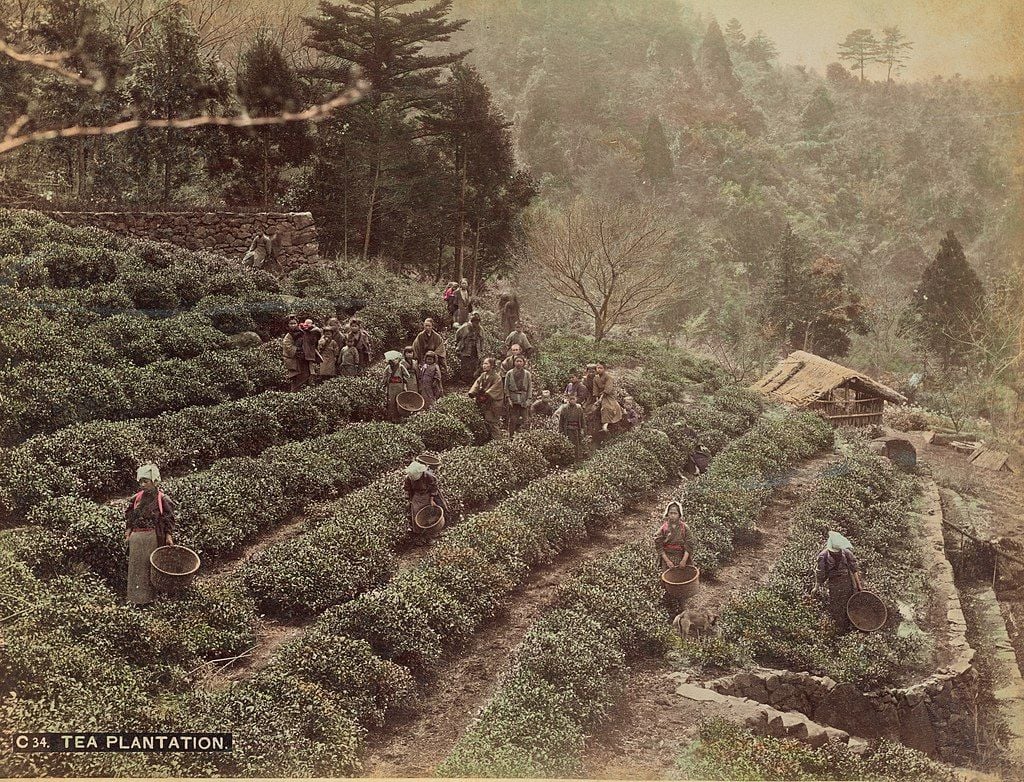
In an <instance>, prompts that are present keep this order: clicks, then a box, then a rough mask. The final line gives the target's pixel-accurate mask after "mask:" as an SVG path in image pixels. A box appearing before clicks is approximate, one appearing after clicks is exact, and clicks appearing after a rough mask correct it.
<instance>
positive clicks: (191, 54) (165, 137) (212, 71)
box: [122, 2, 229, 201]
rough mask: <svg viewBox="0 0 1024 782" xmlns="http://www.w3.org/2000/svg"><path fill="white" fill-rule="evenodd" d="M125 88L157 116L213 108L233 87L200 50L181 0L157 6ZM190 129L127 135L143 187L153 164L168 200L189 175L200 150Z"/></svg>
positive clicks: (140, 109)
mask: <svg viewBox="0 0 1024 782" xmlns="http://www.w3.org/2000/svg"><path fill="white" fill-rule="evenodd" d="M122 89H123V92H124V95H125V98H126V99H127V100H128V101H130V102H131V104H132V106H133V109H134V110H135V112H136V113H138V114H139V115H140V116H144V117H154V118H159V119H177V118H181V117H189V116H194V115H196V114H201V113H203V112H210V111H213V110H215V109H216V108H217V107H219V106H221V105H223V104H224V103H225V102H226V101H227V97H228V93H229V89H228V81H227V76H226V75H225V73H224V71H223V69H222V68H221V67H220V64H219V63H218V62H216V61H215V60H213V59H212V58H210V57H208V56H207V55H205V54H204V52H203V51H202V48H201V45H200V40H199V33H198V32H197V31H196V28H195V26H194V25H193V24H192V21H191V19H190V18H189V15H188V11H187V10H186V9H185V7H184V6H183V5H182V4H181V3H180V2H168V3H165V4H164V5H163V6H162V7H161V8H160V9H159V11H158V13H157V16H156V17H155V19H154V21H153V24H152V25H151V27H150V28H149V29H148V30H147V32H146V34H145V36H144V38H143V40H142V43H141V49H140V54H139V58H138V60H137V61H136V62H135V63H134V66H133V68H132V70H131V73H129V74H128V76H126V77H125V79H124V82H123V83H122ZM186 133H187V131H184V130H177V129H174V128H166V129H163V130H147V131H144V132H141V133H138V134H133V135H132V137H130V139H128V140H127V141H126V145H127V147H128V149H129V155H130V156H131V158H132V162H133V165H134V168H135V172H136V177H137V181H138V182H139V183H141V186H142V187H145V182H146V181H147V177H148V173H149V171H150V170H151V169H156V170H158V171H159V172H160V174H159V176H160V187H159V192H160V194H161V195H162V198H163V200H164V201H167V200H170V198H171V194H172V192H173V190H174V188H175V187H177V186H178V185H179V184H182V183H183V182H184V180H185V179H187V178H188V176H189V174H190V165H191V164H193V163H194V161H195V158H196V157H198V155H199V153H200V152H201V149H200V148H199V146H198V145H197V144H196V136H195V135H192V136H190V137H188V136H186ZM186 139H188V140H186Z"/></svg>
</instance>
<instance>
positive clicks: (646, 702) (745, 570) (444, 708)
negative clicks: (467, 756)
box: [362, 455, 838, 777]
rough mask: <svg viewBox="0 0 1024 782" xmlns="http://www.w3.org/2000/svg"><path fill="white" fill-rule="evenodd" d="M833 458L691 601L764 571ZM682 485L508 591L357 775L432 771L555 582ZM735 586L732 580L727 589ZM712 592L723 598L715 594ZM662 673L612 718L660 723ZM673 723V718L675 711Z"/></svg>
mask: <svg viewBox="0 0 1024 782" xmlns="http://www.w3.org/2000/svg"><path fill="white" fill-rule="evenodd" d="M836 458H838V457H835V456H832V455H823V456H820V457H815V458H813V459H811V460H809V461H807V462H805V463H804V464H803V465H802V466H801V467H800V468H798V469H797V470H795V471H793V472H792V473H791V474H790V475H789V476H788V477H787V479H786V481H785V483H784V484H783V485H782V487H781V488H780V491H779V492H777V493H776V499H775V500H773V502H772V504H771V505H770V506H769V508H768V509H767V511H766V513H765V514H764V516H763V518H762V520H761V524H760V525H759V531H760V534H759V535H757V540H756V542H755V543H752V544H748V545H746V546H741V547H737V553H736V555H735V556H734V560H743V561H742V562H740V563H739V564H736V565H729V566H727V567H724V568H722V570H721V571H720V576H719V579H717V580H716V581H715V582H712V583H711V584H709V585H708V586H709V587H710V588H705V589H704V590H702V593H701V594H700V595H699V596H698V597H697V598H695V599H694V603H693V604H694V605H700V606H701V607H712V608H713V607H714V606H715V605H717V604H720V603H724V602H725V600H727V599H728V597H729V596H730V595H731V591H730V585H732V584H746V583H749V582H750V581H751V580H754V579H757V578H760V577H761V576H762V575H763V574H764V573H765V572H767V566H768V565H769V564H770V563H771V562H772V561H774V559H775V557H776V556H777V555H778V553H779V551H781V549H782V546H783V545H784V544H785V542H786V536H785V532H786V530H787V529H788V519H787V516H786V514H787V511H788V510H789V508H790V507H791V506H792V505H793V504H794V502H795V501H796V499H797V498H798V497H799V496H800V495H801V493H802V492H803V491H804V490H805V489H806V486H807V485H808V484H810V483H811V482H812V481H813V479H814V477H815V475H816V474H817V473H818V472H819V471H820V470H821V468H822V466H823V465H824V464H826V463H827V462H828V461H830V460H832V459H836ZM679 488H680V486H679V485H678V484H676V485H670V486H667V487H665V488H663V489H662V490H660V491H658V492H657V493H656V494H655V495H654V496H653V497H650V498H649V499H648V500H646V501H645V502H643V503H642V505H641V506H640V507H639V508H638V509H635V510H632V511H630V512H628V513H626V514H625V515H624V516H623V517H622V519H621V520H620V521H619V523H616V524H614V525H611V526H609V527H608V528H606V529H604V530H602V531H601V532H599V533H597V534H595V535H594V536H593V537H592V538H590V539H589V540H588V541H587V542H586V543H585V544H584V545H583V546H582V547H581V548H579V549H577V550H575V551H572V552H567V553H565V554H563V555H562V556H561V557H559V558H558V559H557V560H555V561H554V562H552V563H550V564H549V565H546V566H544V567H541V568H539V569H537V570H535V571H534V572H533V573H532V574H531V576H530V578H529V579H528V581H527V582H526V583H525V584H523V585H522V586H521V587H519V588H518V589H517V590H516V591H515V592H513V594H512V595H511V596H510V598H509V600H508V602H507V604H506V607H505V609H504V610H503V612H502V613H501V614H500V615H499V616H497V617H495V618H494V619H492V620H491V621H490V622H488V623H487V624H486V625H484V627H483V628H481V629H480V630H479V631H478V632H477V633H476V634H475V635H474V636H473V638H472V640H470V642H469V643H468V644H467V645H466V646H465V647H464V648H463V649H461V650H458V651H457V652H453V653H449V654H448V655H447V656H446V658H445V659H444V660H443V662H442V665H441V668H440V673H439V674H438V675H437V676H436V677H435V678H433V679H431V680H429V681H427V682H426V683H425V684H424V685H423V688H422V693H423V694H422V695H421V696H420V699H419V701H418V702H417V703H416V704H415V705H414V706H412V707H411V708H407V709H406V710H405V711H402V712H396V713H395V714H394V718H393V719H392V720H390V721H389V723H388V725H387V726H386V727H385V728H384V729H382V730H380V731H376V732H373V733H371V734H370V736H369V737H368V738H367V742H366V751H365V754H364V764H365V765H364V768H363V771H362V774H363V775H365V776H373V777H410V776H429V775H431V774H433V773H434V770H435V769H436V767H437V766H438V765H439V764H440V763H441V762H442V761H443V760H444V759H445V758H446V757H447V756H448V753H449V752H450V751H451V749H452V748H453V747H454V746H455V743H456V742H457V741H458V739H459V738H460V737H461V736H462V734H463V733H464V732H465V730H466V728H467V726H468V725H469V724H470V722H471V721H472V720H473V718H475V717H476V716H477V715H478V714H479V713H480V711H482V709H483V708H484V706H485V705H486V704H487V703H488V702H489V700H490V698H491V697H492V695H493V694H494V692H495V690H496V689H497V687H498V684H499V682H500V678H501V676H502V674H503V673H505V671H507V670H508V666H509V661H510V659H511V656H512V654H513V652H514V650H515V649H516V648H517V647H518V646H519V644H520V642H521V641H522V639H523V635H524V634H525V633H526V631H527V630H528V629H529V627H530V626H531V625H532V624H533V623H534V622H535V621H536V620H537V619H538V618H539V617H540V616H541V614H542V613H543V612H544V611H545V610H546V609H547V608H548V607H549V606H550V605H551V603H552V601H553V599H554V596H555V592H556V590H557V587H558V584H559V582H560V581H561V580H562V579H563V578H564V577H565V576H566V575H567V574H568V573H569V572H571V571H572V570H574V569H576V568H577V567H579V565H580V564H581V563H583V562H585V561H587V560H590V559H593V558H595V557H597V556H600V555H602V554H604V553H606V552H607V551H609V550H611V549H612V548H615V547H616V546H619V545H621V544H623V543H627V542H630V541H633V540H636V539H638V538H647V537H651V536H653V534H654V530H655V528H656V527H657V525H658V523H659V522H660V521H661V518H662V514H663V513H664V508H665V505H666V504H667V503H668V502H669V501H670V500H671V499H672V498H673V497H674V496H676V494H677V493H678V491H679ZM738 589H739V587H732V590H738ZM711 595H720V597H719V598H717V599H713V598H712V597H711ZM698 601H699V602H698ZM667 672H668V671H667V670H666V671H665V672H664V673H667ZM664 673H663V672H661V671H660V670H658V668H657V666H654V665H653V664H647V666H646V667H643V668H641V669H640V670H638V671H637V672H636V673H635V674H633V675H632V676H631V680H630V682H629V683H628V685H627V689H626V691H627V692H629V693H630V695H629V698H628V700H629V703H628V704H627V703H622V704H620V705H619V706H618V707H616V712H615V713H616V716H615V717H613V720H617V721H620V722H621V720H622V716H623V713H624V711H628V712H629V713H633V712H634V711H635V710H636V708H637V706H638V705H639V706H641V707H642V711H641V712H640V713H642V714H643V715H644V717H643V719H642V720H641V722H640V723H639V728H640V729H641V730H643V731H645V732H648V731H649V730H650V729H651V727H652V725H653V724H655V723H654V722H651V720H654V719H655V717H656V718H657V720H656V721H661V722H665V715H664V714H660V713H659V709H660V710H662V711H663V710H664V709H665V706H666V704H665V703H664V699H665V697H666V695H667V694H670V692H671V691H670V690H667V689H666V686H665V684H664ZM648 706H649V707H650V708H648ZM666 724H669V723H666ZM671 724H676V720H675V719H674V718H673V720H672V721H671ZM677 727H678V726H677ZM674 732H675V729H673V730H669V734H670V735H671V734H673V733H674ZM645 752H649V750H645ZM589 775H590V774H588V776H589Z"/></svg>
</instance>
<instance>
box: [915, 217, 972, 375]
mask: <svg viewBox="0 0 1024 782" xmlns="http://www.w3.org/2000/svg"><path fill="white" fill-rule="evenodd" d="M984 306H985V289H984V287H983V286H982V284H981V280H980V279H979V278H978V275H977V274H976V273H975V271H974V269H972V268H971V265H970V264H969V263H968V262H967V257H966V256H965V255H964V249H963V247H962V246H961V245H960V240H959V239H957V238H956V234H954V233H953V232H952V231H949V232H948V233H947V234H946V237H945V238H944V239H942V240H941V241H940V242H939V252H938V253H937V254H936V256H935V260H933V261H932V262H931V263H930V264H928V266H927V267H926V268H925V270H924V274H923V275H922V276H921V282H920V284H919V285H918V286H917V288H916V289H915V290H914V295H913V298H912V299H911V304H910V309H909V313H908V314H909V325H910V327H911V328H912V330H913V332H914V334H915V335H916V337H917V339H918V342H919V343H920V344H921V346H922V347H924V348H925V349H927V350H930V351H933V352H934V353H935V354H936V355H938V356H939V358H940V359H941V361H942V367H943V369H948V368H949V367H950V366H952V365H963V364H965V363H966V362H967V359H968V355H967V353H968V349H967V346H969V345H970V344H971V337H972V334H973V333H974V332H975V331H976V327H977V324H978V322H979V320H980V319H981V317H982V316H983V314H984Z"/></svg>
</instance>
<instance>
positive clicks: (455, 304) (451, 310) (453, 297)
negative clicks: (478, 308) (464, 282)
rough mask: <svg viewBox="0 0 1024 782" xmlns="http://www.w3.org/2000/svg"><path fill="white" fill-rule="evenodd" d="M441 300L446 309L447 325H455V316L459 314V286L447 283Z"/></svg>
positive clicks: (454, 283)
mask: <svg viewBox="0 0 1024 782" xmlns="http://www.w3.org/2000/svg"><path fill="white" fill-rule="evenodd" d="M441 298H443V299H444V304H445V307H446V308H447V309H448V325H449V326H451V325H452V324H454V323H456V320H455V316H456V315H458V313H459V284H458V283H457V282H450V283H448V285H447V287H446V288H445V289H444V293H443V294H442V295H441Z"/></svg>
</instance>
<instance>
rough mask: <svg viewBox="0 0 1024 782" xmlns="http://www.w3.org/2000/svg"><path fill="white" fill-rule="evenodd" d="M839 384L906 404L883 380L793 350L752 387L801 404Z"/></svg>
mask: <svg viewBox="0 0 1024 782" xmlns="http://www.w3.org/2000/svg"><path fill="white" fill-rule="evenodd" d="M840 386H846V387H850V388H855V389H857V390H858V391H862V392H866V393H874V394H877V395H878V396H880V397H882V398H883V399H885V400H886V401H888V402H895V403H898V404H905V403H906V401H907V399H906V397H904V396H903V395H902V394H899V393H897V392H896V391H893V390H892V389H891V388H889V386H887V385H885V384H884V383H879V382H878V381H877V380H872V379H871V378H870V377H868V376H867V375H863V374H861V373H860V372H857V371H856V370H853V369H850V368H848V367H844V366H843V365H842V364H837V363H836V362H834V361H829V360H828V359H827V358H822V357H821V356H816V355H814V354H813V353H805V352H804V351H802V350H796V351H794V352H792V353H790V354H789V355H788V356H786V357H785V358H784V359H782V361H780V362H779V363H778V365H776V367H775V368H774V369H773V370H771V371H770V372H769V373H768V374H767V375H765V376H764V377H763V378H761V379H760V380H758V381H757V382H756V383H754V385H753V386H751V388H753V389H754V390H755V391H760V392H761V393H763V394H766V395H767V396H770V397H772V398H774V399H777V400H778V401H780V402H785V403H786V404H790V405H795V406H797V407H802V406H803V405H807V404H810V403H811V402H814V401H816V400H818V399H820V398H821V397H823V396H825V395H826V394H828V393H829V392H830V391H832V390H833V389H836V388H839V387H840Z"/></svg>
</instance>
